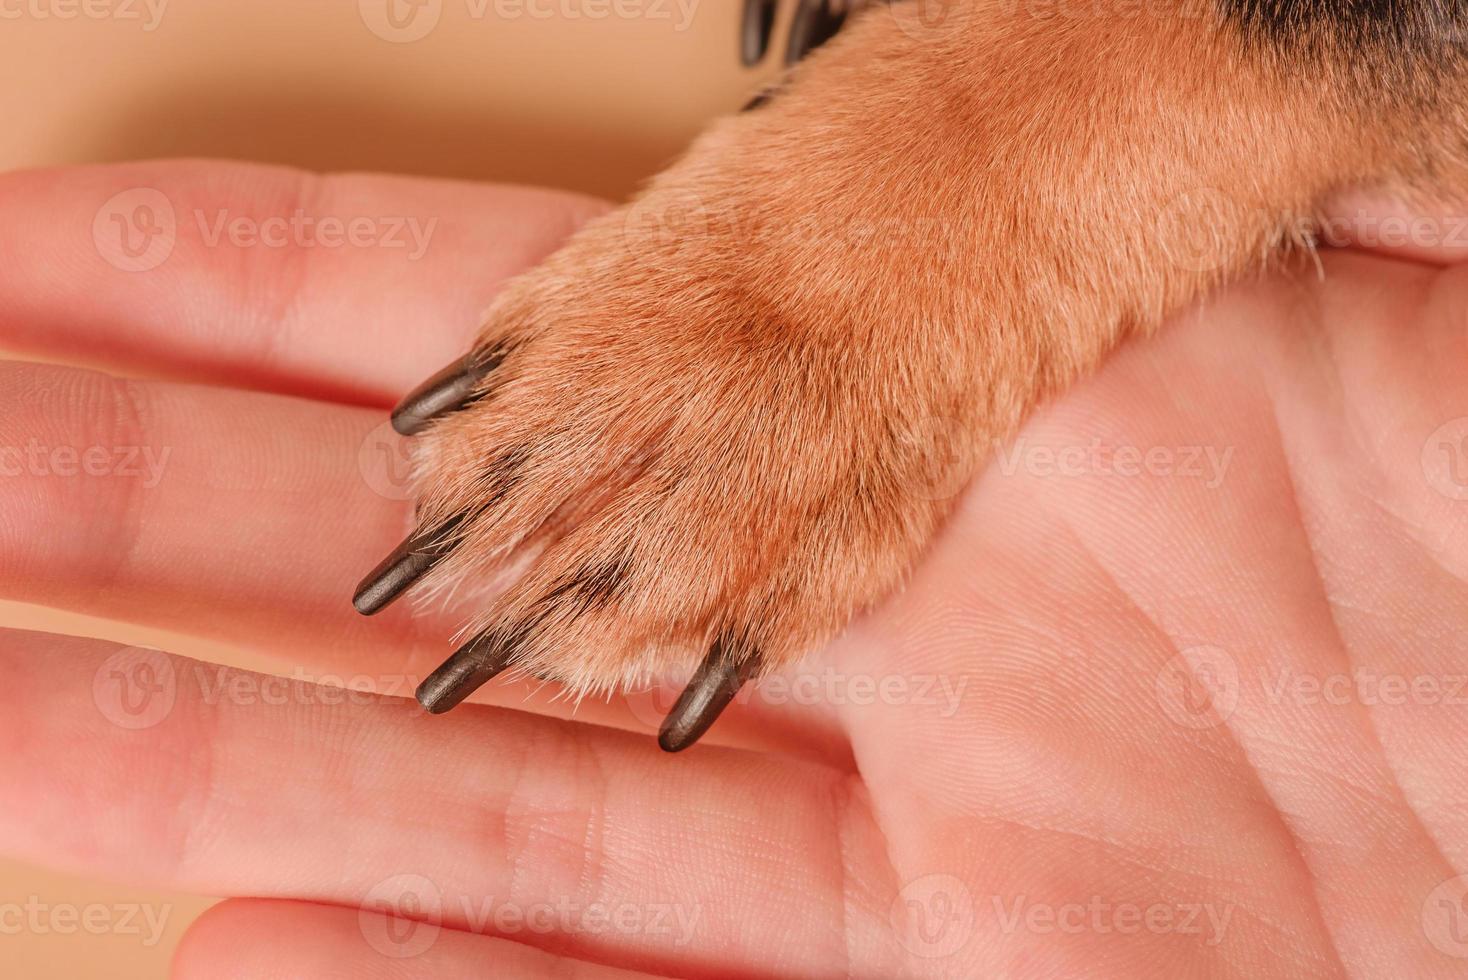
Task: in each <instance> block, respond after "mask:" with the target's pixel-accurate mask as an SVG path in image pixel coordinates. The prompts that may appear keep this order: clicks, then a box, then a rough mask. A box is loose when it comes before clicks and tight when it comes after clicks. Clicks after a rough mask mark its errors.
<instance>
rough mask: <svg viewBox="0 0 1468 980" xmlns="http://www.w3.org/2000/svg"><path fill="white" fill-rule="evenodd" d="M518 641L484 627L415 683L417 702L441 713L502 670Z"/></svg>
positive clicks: (509, 660) (513, 654)
mask: <svg viewBox="0 0 1468 980" xmlns="http://www.w3.org/2000/svg"><path fill="white" fill-rule="evenodd" d="M518 646H519V644H518V643H517V642H516V640H515V639H514V638H507V637H506V636H505V634H504V633H503V632H502V631H500V630H486V631H485V632H483V633H480V634H479V635H478V636H476V637H475V638H474V639H472V640H470V641H469V642H468V643H465V644H464V645H463V646H461V647H459V649H458V650H457V651H455V653H454V655H453V656H452V657H450V658H449V659H447V660H445V661H444V662H443V663H442V664H441V665H440V666H439V668H438V669H437V670H435V671H434V672H433V673H431V674H429V675H428V677H427V678H426V679H425V680H424V681H423V683H422V684H419V685H418V690H417V692H416V697H417V698H418V703H419V704H421V705H423V707H424V708H426V709H428V711H429V712H430V713H431V714H435V715H441V714H443V713H444V712H445V711H448V710H449V709H450V708H456V707H458V706H459V704H460V703H461V702H462V701H463V700H464V699H465V698H467V697H468V696H469V695H471V694H473V693H474V692H475V691H477V690H479V689H480V688H481V687H483V686H484V685H485V684H487V683H489V682H490V681H491V680H493V679H494V678H495V676H496V675H498V674H500V673H502V672H503V671H504V670H505V668H506V667H509V666H510V664H511V662H513V661H514V659H515V651H516V648H517V647H518Z"/></svg>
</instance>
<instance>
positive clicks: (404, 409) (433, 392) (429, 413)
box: [392, 350, 504, 436]
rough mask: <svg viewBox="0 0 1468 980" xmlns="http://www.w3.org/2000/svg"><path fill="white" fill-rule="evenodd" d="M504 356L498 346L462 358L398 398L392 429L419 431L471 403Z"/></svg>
mask: <svg viewBox="0 0 1468 980" xmlns="http://www.w3.org/2000/svg"><path fill="white" fill-rule="evenodd" d="M503 360H504V355H503V353H501V352H500V351H498V350H496V351H493V352H491V353H489V354H482V353H479V354H470V355H468V356H467V357H461V358H459V359H458V360H457V361H455V362H454V363H452V364H450V365H449V366H448V367H446V368H444V369H443V370H442V371H440V372H438V373H437V374H435V375H434V376H433V377H431V378H429V379H428V380H427V381H425V382H423V383H422V384H421V385H419V386H418V387H416V388H414V389H413V390H412V391H411V392H409V393H408V395H407V397H405V398H404V399H403V400H402V401H400V402H398V407H397V408H395V409H393V411H392V427H393V429H394V430H395V431H396V432H397V433H398V435H401V436H411V435H416V434H418V433H419V432H422V431H423V430H424V429H425V428H426V427H427V426H428V423H429V422H432V421H433V420H434V419H436V418H438V417H439V416H440V415H447V414H448V413H449V412H455V411H458V410H459V409H461V408H463V407H464V406H465V405H468V404H469V403H470V402H472V401H474V399H475V397H476V396H477V395H478V393H479V382H481V381H483V380H484V378H485V376H486V375H488V374H489V372H491V371H493V370H494V369H495V368H497V367H499V366H500V362H501V361H503Z"/></svg>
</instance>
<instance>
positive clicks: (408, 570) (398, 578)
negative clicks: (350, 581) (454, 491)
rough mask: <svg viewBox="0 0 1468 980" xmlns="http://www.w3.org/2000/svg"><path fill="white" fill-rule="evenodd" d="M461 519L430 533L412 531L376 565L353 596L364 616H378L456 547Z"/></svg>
mask: <svg viewBox="0 0 1468 980" xmlns="http://www.w3.org/2000/svg"><path fill="white" fill-rule="evenodd" d="M458 524H459V521H458V520H453V521H449V522H448V523H446V524H444V525H443V526H442V527H440V528H438V529H437V530H435V531H431V532H429V533H427V534H412V535H409V536H408V539H407V540H406V541H404V542H403V543H402V544H400V545H398V546H397V548H395V549H394V550H393V553H392V554H390V555H388V556H387V557H386V558H384V559H383V560H382V561H381V563H379V564H378V566H377V567H376V568H374V569H373V570H372V571H370V572H368V573H367V576H366V577H365V578H363V579H362V581H361V583H360V584H358V586H357V591H356V593H355V594H353V596H352V605H353V606H355V607H356V608H357V612H359V613H361V614H362V615H363V616H375V615H376V614H378V613H380V612H382V611H383V610H384V609H386V608H387V607H388V606H389V605H390V604H391V603H392V602H393V600H394V599H396V598H397V597H398V596H400V595H402V594H403V593H404V592H406V591H407V590H408V586H410V585H412V584H413V583H414V582H416V581H418V580H419V579H420V578H422V577H423V576H424V574H426V573H427V572H428V570H429V569H431V568H432V567H433V566H434V565H436V564H438V563H439V562H440V561H442V560H443V558H444V556H446V555H447V554H448V553H449V552H450V551H453V550H454V544H455V541H454V539H453V533H454V528H455V527H457V526H458Z"/></svg>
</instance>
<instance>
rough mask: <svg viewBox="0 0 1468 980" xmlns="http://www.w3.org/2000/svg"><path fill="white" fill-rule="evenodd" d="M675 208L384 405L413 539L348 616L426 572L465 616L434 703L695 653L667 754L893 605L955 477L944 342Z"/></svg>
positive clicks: (637, 215) (590, 255) (441, 705)
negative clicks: (498, 678)
mask: <svg viewBox="0 0 1468 980" xmlns="http://www.w3.org/2000/svg"><path fill="white" fill-rule="evenodd" d="M696 186H697V187H698V190H699V193H700V194H703V193H706V191H707V189H708V188H709V187H710V182H709V181H707V180H705V181H702V182H699V183H697V185H696ZM729 193H735V191H734V190H733V189H729ZM690 194H691V191H690V190H689V186H688V185H686V184H683V183H681V182H669V183H667V184H665V186H662V187H660V188H655V189H654V190H653V191H651V192H650V193H649V194H648V195H646V196H645V197H644V198H642V199H641V200H640V201H639V202H638V203H637V204H635V205H633V206H632V207H631V208H629V209H626V210H624V211H623V212H620V213H615V214H613V215H611V216H608V217H606V218H603V219H600V220H598V221H597V222H596V223H595V224H594V225H592V226H591V227H589V228H587V229H586V230H584V231H583V232H582V233H580V234H579V235H578V237H577V238H576V239H575V240H574V241H573V242H572V243H571V244H570V245H569V246H568V247H567V248H566V249H565V250H564V251H563V252H561V253H560V254H559V255H557V256H556V257H554V258H553V259H552V260H551V261H550V263H549V264H547V265H546V266H544V267H542V268H540V269H538V270H536V271H534V272H532V273H530V274H529V275H527V276H526V277H524V278H522V279H520V280H519V281H518V282H516V283H514V284H513V285H512V286H511V287H510V288H509V290H508V291H507V293H506V294H505V295H504V296H503V297H502V298H501V299H500V300H499V301H498V302H497V303H496V305H495V306H494V308H493V309H492V310H491V311H490V313H489V315H488V317H487V326H486V328H485V330H484V332H483V334H482V337H481V339H480V340H479V342H478V344H477V346H476V347H475V349H474V350H473V351H472V352H470V353H469V354H468V355H467V356H466V357H465V358H464V359H463V360H462V361H460V362H458V363H456V364H454V365H452V366H450V367H449V368H448V369H446V370H445V371H444V372H442V373H441V374H439V375H437V376H436V377H434V378H433V379H431V380H430V381H428V382H427V383H426V384H424V385H423V386H422V387H420V388H419V389H418V390H416V391H415V392H414V393H412V394H411V395H409V396H408V397H407V398H406V399H405V400H404V401H403V403H402V404H401V405H400V406H399V408H398V409H397V411H396V413H395V415H394V423H395V425H396V427H397V428H398V430H399V431H400V432H402V433H404V434H409V435H412V436H414V453H415V465H416V471H417V477H416V487H417V499H418V519H419V525H418V530H417V531H416V532H415V533H414V534H413V536H412V537H411V538H410V539H409V540H408V541H407V542H405V543H404V545H403V546H402V547H400V548H399V549H398V550H397V551H396V552H394V554H393V555H392V556H390V557H389V559H388V560H387V561H385V562H384V563H383V564H382V565H381V566H380V567H379V568H378V569H376V570H374V572H373V573H372V574H371V575H369V576H368V577H367V579H366V580H365V581H364V582H363V584H362V586H361V588H360V589H359V591H358V594H357V596H356V605H357V608H358V609H359V611H361V612H363V613H367V614H370V613H373V612H376V611H377V610H379V609H381V608H383V607H384V606H385V605H386V604H387V603H388V602H390V601H391V600H392V599H394V598H396V597H397V596H398V595H400V594H401V593H402V592H403V591H404V590H405V589H406V588H407V587H408V586H410V585H412V584H413V583H414V582H415V581H416V580H418V579H419V578H420V577H422V578H423V579H424V582H423V593H424V595H425V596H428V597H438V598H443V599H447V598H449V597H452V599H453V600H454V601H455V602H456V603H457V604H460V605H462V606H463V607H464V608H467V609H469V610H471V613H470V618H471V620H472V622H471V625H470V632H469V633H468V634H467V635H469V636H470V637H471V638H470V639H469V641H468V642H467V643H465V644H464V646H463V647H462V648H461V649H460V650H459V651H458V652H457V653H455V654H454V656H453V657H451V658H450V659H449V661H448V662H447V663H445V664H444V665H443V666H442V667H441V668H440V669H439V670H438V671H436V672H435V673H434V674H433V675H432V676H431V677H430V678H429V679H428V680H427V681H425V683H424V684H423V686H422V687H421V688H420V690H419V698H420V700H421V701H422V703H423V704H424V705H425V707H427V708H428V709H429V710H430V711H435V712H438V711H444V710H447V709H449V708H451V707H453V706H454V705H456V704H458V703H459V702H460V701H461V700H463V699H464V698H465V697H466V696H467V695H468V694H469V693H471V692H472V691H473V690H474V689H475V688H476V687H478V686H479V685H481V684H483V683H484V682H486V681H488V680H489V679H490V678H492V677H494V676H495V675H497V674H499V673H501V672H502V671H506V670H512V671H514V672H515V673H524V674H531V675H536V676H540V677H542V678H548V679H554V680H556V681H559V682H562V683H564V684H565V685H567V686H568V687H569V688H570V689H571V690H572V691H574V692H576V693H578V694H584V693H593V694H597V693H605V692H609V691H611V690H614V689H618V688H626V687H629V686H633V685H638V684H641V683H644V682H647V681H648V680H650V679H652V678H656V677H660V676H665V675H667V674H670V673H678V672H684V673H685V674H686V671H687V670H688V668H689V667H690V666H691V665H692V664H693V663H696V662H698V658H702V661H701V663H702V666H700V667H699V668H698V669H697V670H696V671H695V672H694V677H693V681H692V683H691V684H690V685H689V688H688V691H687V693H685V695H684V697H683V699H682V700H681V701H680V702H679V703H678V705H677V706H676V707H675V709H674V710H673V712H672V714H671V715H670V716H669V720H668V722H667V724H666V725H665V726H664V729H663V732H662V736H661V742H662V744H663V746H664V748H667V749H669V750H676V749H680V748H682V747H684V746H686V745H688V744H691V742H692V741H694V740H695V739H696V738H697V737H698V736H699V735H701V734H702V732H703V731H704V730H705V729H706V728H707V726H708V725H709V724H710V723H711V722H712V721H713V719H714V717H715V716H716V715H717V713H718V711H719V710H721V709H722V707H724V706H725V705H727V704H728V702H729V700H730V699H732V697H733V695H734V693H735V692H736V691H737V690H738V688H739V686H740V685H741V684H742V683H743V682H744V681H746V680H748V679H749V678H751V677H752V676H755V675H756V674H758V673H759V672H760V671H762V670H766V669H769V668H772V667H778V666H780V665H783V664H787V663H789V662H791V661H792V660H794V659H796V658H798V657H800V656H801V655H802V654H804V653H805V652H807V651H809V650H811V649H814V648H816V647H817V646H819V645H821V644H822V643H824V642H825V641H826V640H828V639H829V638H830V637H831V636H832V635H833V634H834V633H835V632H837V631H838V630H839V629H840V628H841V627H842V626H843V625H845V623H846V622H847V621H848V620H849V619H850V618H851V616H852V615H853V614H854V613H855V612H857V611H858V610H860V609H862V608H864V607H866V606H868V605H870V604H871V603H872V602H873V601H874V600H876V599H877V598H879V597H880V596H882V595H883V594H884V593H886V592H887V591H889V590H890V589H891V588H892V587H893V586H894V585H895V584H896V583H897V582H898V581H899V579H900V577H901V576H902V574H903V573H904V571H905V570H906V569H907V567H908V566H909V565H910V564H911V562H912V560H913V558H914V556H915V555H916V554H917V552H918V551H919V549H920V548H921V547H922V545H923V543H924V542H925V541H926V540H927V538H928V537H929V536H930V535H931V533H932V532H933V530H934V529H935V527H936V526H937V524H938V522H939V521H940V520H941V518H942V515H943V512H944V509H945V507H946V504H947V502H948V500H949V499H951V498H952V497H953V496H954V495H955V493H956V491H957V489H958V487H959V486H961V484H962V482H963V478H964V477H965V476H966V475H967V474H966V471H964V466H963V464H964V461H965V460H964V454H963V453H962V452H955V451H953V450H952V448H951V447H948V446H947V445H946V444H944V441H945V440H947V439H949V438H951V437H953V435H954V433H957V432H960V431H966V429H965V423H966V421H967V420H966V419H965V418H963V417H962V416H963V415H964V412H965V409H964V407H963V402H964V398H963V392H962V390H961V387H960V386H959V385H957V384H956V378H955V377H954V376H953V372H952V371H951V370H949V369H946V368H945V367H944V364H943V361H944V350H945V345H944V344H943V343H942V342H941V338H938V337H935V336H933V333H932V331H931V330H923V329H919V327H918V325H917V324H916V323H910V324H904V323H900V322H897V323H894V322H891V321H888V322H880V323H879V322H875V321H874V320H873V319H872V318H871V317H869V316H867V315H863V314H862V312H861V307H860V305H859V304H855V305H854V304H852V303H850V302H846V301H842V302H834V301H833V298H832V294H833V293H840V292H842V291H843V290H842V287H841V284H840V282H839V279H840V275H839V272H838V270H836V269H834V268H833V269H828V270H826V271H825V272H824V273H820V272H817V273H804V272H797V271H796V270H795V269H794V268H787V269H785V270H784V271H772V270H771V269H769V268H768V267H764V261H765V260H768V259H771V258H772V257H773V256H771V255H770V254H769V252H770V249H769V248H768V247H767V246H760V245H756V244H752V243H751V242H749V241H740V240H737V239H738V235H739V232H738V230H737V229H736V227H735V226H733V225H730V224H725V223H724V222H723V221H722V219H720V218H718V217H717V216H714V215H712V214H711V212H710V211H709V210H708V209H707V208H706V207H705V206H703V205H701V204H698V205H692V204H690V201H691V198H690ZM743 207H744V205H743V203H736V205H735V210H736V212H737V211H739V210H740V209H742V208H743ZM690 209H691V210H690ZM729 213H730V214H732V213H734V212H729ZM745 213H748V212H745ZM690 214H691V215H692V217H690ZM689 220H692V221H695V222H696V223H697V225H698V227H697V228H696V229H690V228H688V227H683V225H684V224H685V223H686V222H687V221H689ZM670 225H679V226H680V227H679V228H678V229H676V233H669V226H670ZM746 230H747V229H746ZM761 255H762V256H763V258H761V257H760V256H761ZM904 335H905V336H904ZM430 573H431V574H430Z"/></svg>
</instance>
